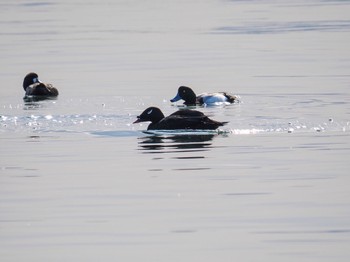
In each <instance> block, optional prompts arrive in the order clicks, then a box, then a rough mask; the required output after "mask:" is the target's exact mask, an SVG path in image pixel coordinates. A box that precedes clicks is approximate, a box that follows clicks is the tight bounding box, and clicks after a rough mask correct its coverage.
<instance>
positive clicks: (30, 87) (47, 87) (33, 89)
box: [23, 72, 58, 97]
mask: <svg viewBox="0 0 350 262" xmlns="http://www.w3.org/2000/svg"><path fill="white" fill-rule="evenodd" d="M23 89H24V91H25V97H28V96H37V97H57V96H58V90H57V88H55V87H54V86H53V85H51V84H45V83H42V82H41V81H40V80H39V77H38V75H37V74H36V73H33V72H32V73H29V74H27V75H26V76H25V78H24V80H23Z"/></svg>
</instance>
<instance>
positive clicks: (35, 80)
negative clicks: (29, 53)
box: [33, 78, 42, 83]
mask: <svg viewBox="0 0 350 262" xmlns="http://www.w3.org/2000/svg"><path fill="white" fill-rule="evenodd" d="M33 83H42V82H41V81H40V80H39V78H34V79H33Z"/></svg>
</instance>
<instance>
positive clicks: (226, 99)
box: [170, 86, 238, 105]
mask: <svg viewBox="0 0 350 262" xmlns="http://www.w3.org/2000/svg"><path fill="white" fill-rule="evenodd" d="M180 99H183V100H185V102H184V104H185V105H203V104H206V105H215V104H222V103H225V104H231V103H233V102H235V101H238V97H237V96H235V95H231V94H229V93H226V92H217V93H203V94H200V95H198V96H196V94H195V92H194V91H193V90H192V89H191V88H189V87H187V86H180V87H179V89H178V91H177V94H176V96H175V97H174V98H173V99H171V100H170V102H173V103H174V102H176V101H179V100H180Z"/></svg>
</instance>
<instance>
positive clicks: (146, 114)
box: [133, 107, 164, 124]
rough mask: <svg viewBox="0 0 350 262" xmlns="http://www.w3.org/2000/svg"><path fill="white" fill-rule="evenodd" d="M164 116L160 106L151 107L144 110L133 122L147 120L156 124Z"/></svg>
mask: <svg viewBox="0 0 350 262" xmlns="http://www.w3.org/2000/svg"><path fill="white" fill-rule="evenodd" d="M163 118H164V114H163V113H162V111H161V110H160V109H159V108H158V107H149V108H147V109H146V110H145V111H143V112H142V114H141V115H139V116H137V120H136V121H135V122H134V123H133V124H136V123H140V122H147V121H150V122H152V123H153V124H155V123H158V122H159V121H160V120H162V119H163Z"/></svg>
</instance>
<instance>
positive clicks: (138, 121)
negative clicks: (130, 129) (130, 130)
mask: <svg viewBox="0 0 350 262" xmlns="http://www.w3.org/2000/svg"><path fill="white" fill-rule="evenodd" d="M140 122H142V120H141V119H140V118H138V119H136V121H135V122H133V124H136V123H140Z"/></svg>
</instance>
